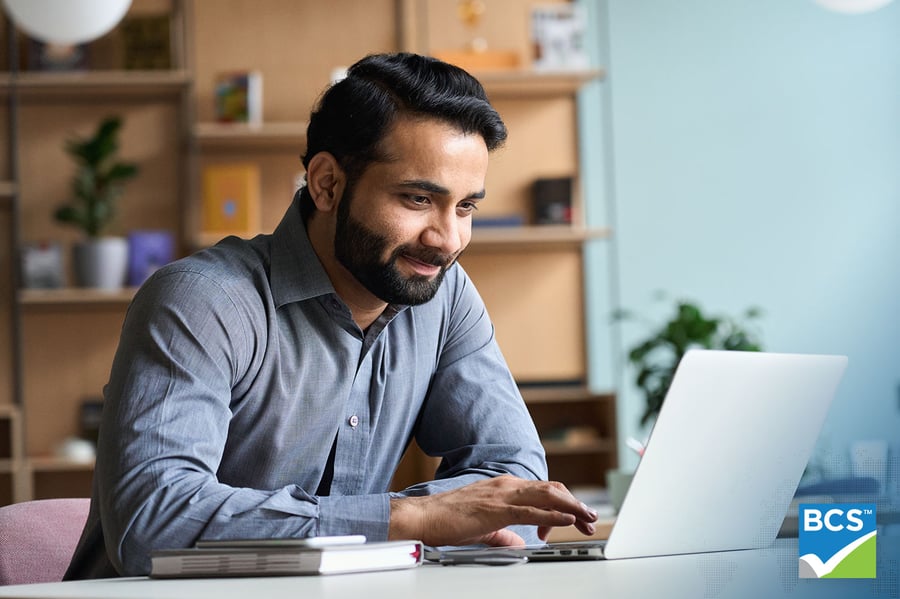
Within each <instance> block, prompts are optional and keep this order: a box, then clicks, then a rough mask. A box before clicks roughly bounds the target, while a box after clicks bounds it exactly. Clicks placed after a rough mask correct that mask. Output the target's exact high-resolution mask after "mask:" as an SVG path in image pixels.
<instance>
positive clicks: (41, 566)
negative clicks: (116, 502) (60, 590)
mask: <svg viewBox="0 0 900 599" xmlns="http://www.w3.org/2000/svg"><path fill="white" fill-rule="evenodd" d="M90 505H91V500H90V499H87V498H71V499H40V500H35V501H24V502H22V503H14V504H12V505H7V506H4V507H0V585H5V584H28V583H32V582H59V581H60V580H62V577H63V574H65V572H66V568H67V567H68V566H69V560H71V559H72V554H73V553H74V552H75V546H76V545H77V544H78V539H79V537H80V536H81V530H82V528H84V523H85V522H86V521H87V517H88V508H89V507H90Z"/></svg>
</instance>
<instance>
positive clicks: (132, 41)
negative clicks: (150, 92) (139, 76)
mask: <svg viewBox="0 0 900 599" xmlns="http://www.w3.org/2000/svg"><path fill="white" fill-rule="evenodd" d="M170 29H171V24H170V17H169V15H165V14H162V15H137V16H131V17H127V18H126V19H125V20H124V21H122V23H121V25H120V26H119V30H120V31H121V36H122V46H123V54H124V56H123V66H124V67H125V68H126V69H146V70H154V69H170V68H172V41H171V32H170Z"/></svg>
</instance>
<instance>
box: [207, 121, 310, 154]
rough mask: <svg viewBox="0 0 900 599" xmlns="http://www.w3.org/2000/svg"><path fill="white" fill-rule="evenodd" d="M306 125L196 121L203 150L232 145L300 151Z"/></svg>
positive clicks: (230, 146)
mask: <svg viewBox="0 0 900 599" xmlns="http://www.w3.org/2000/svg"><path fill="white" fill-rule="evenodd" d="M306 127H307V123H303V122H287V121H285V122H280V123H262V124H260V125H244V124H235V123H197V124H196V125H194V131H193V135H194V140H195V141H196V142H197V144H198V145H199V147H200V149H201V150H203V149H211V148H220V149H227V148H233V149H236V150H247V149H259V148H267V147H269V148H277V147H284V146H287V147H289V148H291V149H292V150H296V151H298V152H299V151H300V150H302V149H303V147H305V146H306Z"/></svg>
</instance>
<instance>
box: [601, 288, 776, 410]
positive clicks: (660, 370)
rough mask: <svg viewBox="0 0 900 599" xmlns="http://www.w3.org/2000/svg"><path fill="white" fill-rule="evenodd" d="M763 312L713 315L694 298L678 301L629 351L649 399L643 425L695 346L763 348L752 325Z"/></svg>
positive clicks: (627, 316) (621, 314)
mask: <svg viewBox="0 0 900 599" xmlns="http://www.w3.org/2000/svg"><path fill="white" fill-rule="evenodd" d="M761 315H762V311H761V310H760V309H759V308H756V307H751V308H748V309H747V310H745V311H744V313H743V315H742V316H741V318H739V319H735V318H731V317H728V316H710V315H707V314H705V313H704V312H703V310H702V309H701V308H700V306H699V305H698V304H697V303H695V302H691V301H687V300H678V301H677V302H676V304H675V313H674V314H673V315H672V316H671V317H669V319H668V320H666V321H665V322H663V323H662V324H660V325H657V326H655V327H653V328H652V329H651V331H650V334H649V336H647V337H646V338H644V339H643V340H641V341H639V342H638V343H637V344H636V345H635V346H633V347H632V348H631V349H629V351H628V361H629V362H630V363H631V365H632V366H633V367H634V368H635V370H636V375H635V379H634V380H635V384H636V385H637V387H638V388H639V389H640V390H641V392H642V393H643V395H644V399H645V400H646V405H645V408H644V412H643V414H642V415H641V420H640V424H641V426H645V425H646V424H647V423H649V422H651V421H652V420H654V419H655V418H656V416H657V414H658V413H659V410H660V408H661V407H662V404H663V399H665V397H666V392H667V391H668V390H669V385H670V384H671V382H672V377H673V376H674V375H675V369H676V368H677V367H678V363H679V362H680V361H681V358H682V357H683V356H684V354H685V353H686V352H687V351H688V350H689V349H691V348H704V349H723V350H740V351H760V350H761V344H760V340H759V336H758V335H757V333H756V332H755V331H753V330H752V329H751V327H750V326H749V323H750V321H753V320H755V319H757V318H759V317H760V316H761ZM613 318H614V319H615V320H620V321H621V320H633V319H635V318H636V317H635V315H634V314H632V313H631V312H629V311H627V310H619V311H617V312H616V313H615V314H614V315H613Z"/></svg>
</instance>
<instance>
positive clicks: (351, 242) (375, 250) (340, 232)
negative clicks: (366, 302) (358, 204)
mask: <svg viewBox="0 0 900 599" xmlns="http://www.w3.org/2000/svg"><path fill="white" fill-rule="evenodd" d="M352 193H353V190H352V186H348V188H346V189H345V190H344V194H343V196H342V197H341V200H340V203H339V204H338V213H337V228H336V231H335V235H334V253H335V257H336V258H337V259H338V262H340V263H341V264H342V265H343V267H344V268H346V269H347V270H348V271H350V274H352V275H353V276H354V277H355V278H356V280H357V281H359V282H360V283H362V285H363V286H364V287H365V288H366V289H368V290H369V291H370V292H371V293H372V294H373V295H375V297H377V298H379V299H381V300H382V301H385V302H388V303H389V304H400V305H408V306H417V305H419V304H424V303H425V302H427V301H429V300H430V299H431V298H433V297H434V295H435V294H436V293H437V291H438V288H439V287H440V286H441V282H443V280H444V275H445V274H446V272H447V269H448V268H450V266H451V265H452V264H453V263H454V262H455V261H456V259H457V258H458V257H459V255H458V254H455V255H454V254H442V253H440V252H437V251H434V250H430V249H428V248H421V247H420V248H412V247H411V246H409V245H401V246H399V247H397V248H395V249H394V250H393V251H392V252H391V254H390V256H388V258H387V260H386V261H385V262H382V261H381V256H382V255H383V254H384V253H385V251H386V250H387V248H388V243H389V242H388V240H387V239H386V238H385V237H384V236H382V235H379V234H378V233H377V232H375V231H373V230H371V229H369V228H368V227H366V226H365V225H364V224H363V223H362V222H360V221H358V220H356V219H355V218H353V217H352V216H351V215H350V203H351V202H350V200H351V196H352ZM403 254H406V255H408V256H410V257H412V258H414V259H416V260H418V261H420V262H424V263H426V264H432V265H434V266H440V267H441V270H440V271H439V272H438V273H437V274H436V275H434V276H433V277H430V278H429V277H426V276H422V275H413V276H410V277H406V276H404V275H403V274H402V273H401V272H400V270H399V269H398V268H397V260H398V259H399V257H400V256H401V255H403Z"/></svg>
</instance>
